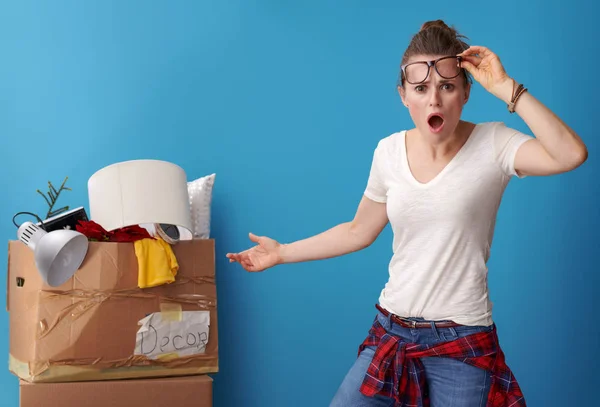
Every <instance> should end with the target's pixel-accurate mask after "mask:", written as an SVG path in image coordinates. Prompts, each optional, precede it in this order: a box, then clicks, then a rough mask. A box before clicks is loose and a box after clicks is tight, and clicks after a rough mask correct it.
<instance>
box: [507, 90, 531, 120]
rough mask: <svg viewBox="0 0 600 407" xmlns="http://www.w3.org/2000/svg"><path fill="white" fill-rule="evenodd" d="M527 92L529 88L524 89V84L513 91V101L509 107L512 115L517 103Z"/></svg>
mask: <svg viewBox="0 0 600 407" xmlns="http://www.w3.org/2000/svg"><path fill="white" fill-rule="evenodd" d="M513 87H514V85H513ZM525 92H527V88H526V87H524V86H523V85H522V84H519V86H517V90H515V91H513V95H512V99H511V100H510V103H509V104H508V105H507V107H508V111H509V112H510V113H514V112H515V105H516V103H517V100H519V98H520V97H521V95H522V94H523V93H525Z"/></svg>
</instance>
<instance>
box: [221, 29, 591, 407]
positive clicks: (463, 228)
mask: <svg viewBox="0 0 600 407" xmlns="http://www.w3.org/2000/svg"><path fill="white" fill-rule="evenodd" d="M462 38H463V37H462V36H461V35H459V34H458V33H457V32H456V30H454V29H453V28H449V27H448V26H447V25H446V24H445V23H444V22H443V21H441V20H437V21H431V22H427V23H425V24H424V25H423V26H422V27H421V30H420V32H418V33H417V34H416V35H415V36H414V37H413V39H412V40H411V43H410V44H409V46H408V48H407V50H406V52H405V54H404V56H403V59H402V65H401V72H400V79H399V83H398V92H399V94H400V97H401V100H402V102H403V103H404V105H405V106H406V107H407V108H408V110H409V112H410V116H411V118H412V120H413V121H414V124H415V127H414V128H413V129H410V130H407V131H401V132H398V133H395V134H392V135H390V136H389V137H386V138H384V139H382V140H380V142H379V143H378V145H377V148H376V149H375V152H374V155H373V162H372V166H371V171H370V175H369V178H368V182H367V186H366V189H365V191H364V196H363V198H362V200H361V202H360V204H359V206H358V209H357V212H356V215H355V217H354V219H353V220H352V221H351V222H347V223H343V224H340V225H338V226H336V227H334V228H332V229H329V230H327V231H325V232H323V233H321V234H319V235H316V236H313V237H310V238H308V239H304V240H300V241H296V242H293V243H291V244H280V243H278V242H277V241H275V240H273V239H271V238H268V237H265V236H261V237H259V236H256V235H254V234H250V239H251V240H252V241H253V242H255V243H257V245H256V246H254V247H252V248H250V249H249V250H246V251H244V252H242V253H237V254H233V253H229V254H227V257H228V258H229V259H230V261H231V262H234V261H235V262H239V263H240V264H241V265H242V266H243V267H244V268H245V269H246V270H248V271H252V272H255V271H261V270H265V269H267V268H269V267H273V266H275V265H278V264H284V263H292V262H301V261H309V260H318V259H325V258H331V257H334V256H340V255H343V254H347V253H351V252H355V251H357V250H360V249H363V248H365V247H367V246H369V245H370V244H371V243H373V241H374V240H375V239H376V238H377V236H378V235H379V234H380V232H381V231H382V229H383V228H384V227H385V226H386V224H387V222H388V221H389V222H390V223H391V226H392V231H393V234H394V242H393V248H394V254H393V257H392V259H391V261H390V264H389V280H388V282H387V284H386V285H385V287H384V288H383V290H382V292H381V295H380V297H379V303H378V304H377V308H378V312H377V315H376V317H375V321H374V322H373V326H372V327H371V329H370V331H369V334H368V336H367V338H366V339H365V341H364V342H363V343H362V344H361V345H360V346H359V355H358V358H357V360H356V362H355V363H354V365H353V367H352V368H351V369H350V371H349V372H348V374H347V375H346V377H345V379H344V381H343V382H342V384H341V386H340V388H339V389H338V391H337V393H336V395H335V397H334V400H333V402H332V404H331V405H332V406H345V407H354V406H393V405H396V406H400V405H401V406H408V405H415V406H427V405H432V406H434V407H453V406H461V407H462V406H465V407H466V406H469V407H470V406H509V405H513V406H525V400H524V398H523V395H522V393H521V391H520V389H519V386H518V384H517V383H516V381H515V379H514V377H513V375H512V373H511V371H510V369H509V368H508V367H507V366H506V364H505V362H504V355H503V353H502V350H501V348H500V346H499V344H498V339H497V335H496V327H495V325H494V323H493V320H492V312H491V309H492V306H491V303H490V301H489V298H488V289H487V267H486V262H487V260H488V257H489V254H490V247H491V243H492V237H493V232H494V226H495V219H496V214H497V210H498V207H499V205H500V200H501V198H502V195H503V192H504V190H505V188H506V186H507V184H508V182H509V180H510V179H511V177H512V176H517V177H524V176H528V175H538V176H541V175H550V174H560V173H564V172H566V171H570V170H573V169H575V168H577V167H578V166H579V165H581V164H582V163H583V162H584V161H585V160H586V158H587V149H586V147H585V145H584V143H583V142H582V141H581V139H580V138H579V137H578V136H577V134H575V133H574V132H573V130H571V129H570V128H569V127H568V126H567V125H566V124H564V123H563V122H562V121H561V120H560V119H559V118H558V117H557V116H556V115H555V114H554V113H552V112H551V111H550V110H549V109H548V108H547V107H545V106H544V105H543V104H542V103H540V102H539V101H538V100H536V99H535V97H534V96H532V95H531V94H530V93H529V92H528V91H527V90H526V89H525V88H524V87H523V86H521V85H519V86H518V83H517V82H516V81H515V80H514V79H512V78H511V77H509V76H508V75H507V73H506V72H505V70H504V68H503V66H502V64H501V62H500V60H499V58H498V57H497V56H496V55H495V54H494V53H493V52H492V51H490V50H489V49H487V48H484V47H479V46H472V47H468V46H467V44H465V43H464V42H463V40H462ZM471 78H474V79H475V80H476V81H477V82H478V83H480V84H481V85H482V86H483V87H484V88H485V89H486V90H487V91H488V92H490V93H492V94H493V95H495V96H496V97H498V98H500V99H501V100H502V101H503V102H505V103H506V104H507V106H508V109H509V111H510V112H511V113H512V112H516V113H517V114H518V115H519V116H520V117H521V118H522V119H523V120H524V121H525V123H526V124H527V125H528V126H529V128H530V129H531V131H532V133H533V135H534V136H535V137H531V136H529V135H526V134H522V133H520V132H518V131H516V130H513V129H510V128H508V127H507V126H505V125H504V124H503V123H500V122H492V123H481V124H474V123H469V122H466V121H463V120H461V113H462V110H463V107H464V105H465V104H466V103H467V101H468V99H469V93H470V89H471Z"/></svg>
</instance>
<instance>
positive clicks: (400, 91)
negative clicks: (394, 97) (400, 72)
mask: <svg viewBox="0 0 600 407" xmlns="http://www.w3.org/2000/svg"><path fill="white" fill-rule="evenodd" d="M398 94H399V95H400V99H401V100H402V104H403V105H404V106H406V107H408V103H407V102H406V91H405V90H404V88H403V87H402V86H398Z"/></svg>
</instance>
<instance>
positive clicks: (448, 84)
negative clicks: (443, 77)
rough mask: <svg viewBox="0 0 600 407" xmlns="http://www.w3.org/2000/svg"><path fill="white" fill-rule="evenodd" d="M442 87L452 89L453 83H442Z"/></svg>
mask: <svg viewBox="0 0 600 407" xmlns="http://www.w3.org/2000/svg"><path fill="white" fill-rule="evenodd" d="M442 89H444V90H452V89H454V85H452V84H451V83H445V84H443V85H442Z"/></svg>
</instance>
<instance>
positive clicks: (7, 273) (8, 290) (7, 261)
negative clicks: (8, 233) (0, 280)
mask: <svg viewBox="0 0 600 407" xmlns="http://www.w3.org/2000/svg"><path fill="white" fill-rule="evenodd" d="M7 246H8V248H7V249H6V252H7V253H8V255H7V256H6V312H10V306H9V304H10V301H9V299H8V296H9V295H10V289H9V288H10V241H9V242H8V243H7Z"/></svg>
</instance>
